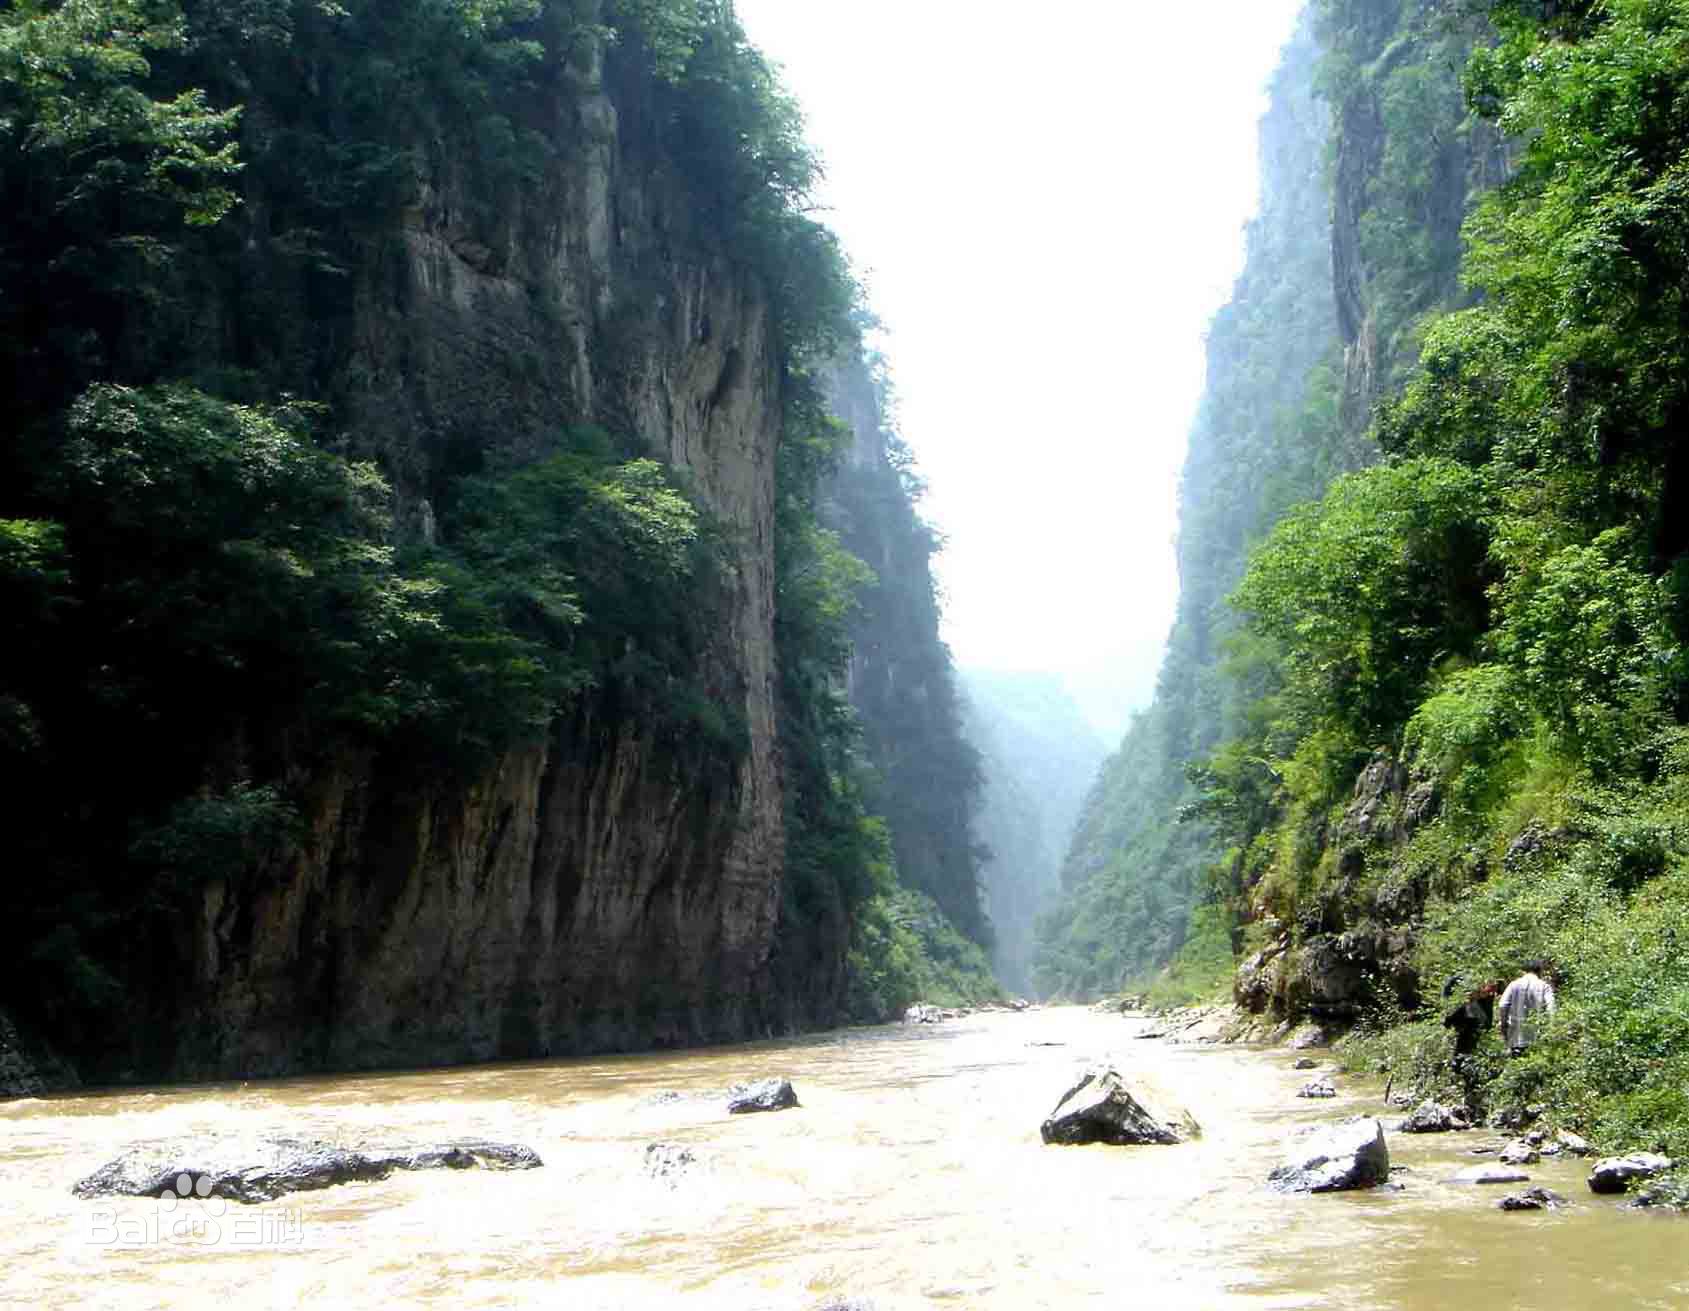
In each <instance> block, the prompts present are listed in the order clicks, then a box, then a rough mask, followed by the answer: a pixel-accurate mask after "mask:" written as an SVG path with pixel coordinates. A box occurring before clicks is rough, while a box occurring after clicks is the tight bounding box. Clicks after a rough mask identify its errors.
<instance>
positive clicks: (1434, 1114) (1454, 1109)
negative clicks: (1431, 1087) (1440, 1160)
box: [1396, 1101, 1472, 1133]
mask: <svg viewBox="0 0 1689 1311" xmlns="http://www.w3.org/2000/svg"><path fill="white" fill-rule="evenodd" d="M1471 1127H1472V1120H1471V1117H1470V1116H1468V1115H1467V1113H1466V1109H1465V1108H1464V1107H1460V1106H1444V1105H1442V1104H1441V1103H1440V1102H1432V1101H1424V1102H1421V1103H1420V1104H1419V1105H1418V1106H1416V1107H1415V1108H1414V1110H1413V1112H1412V1114H1410V1115H1409V1116H1408V1117H1407V1118H1406V1119H1405V1120H1403V1121H1402V1122H1401V1123H1400V1124H1398V1125H1397V1126H1396V1129H1397V1131H1398V1132H1400V1133H1448V1132H1450V1131H1451V1130H1455V1129H1470V1128H1471Z"/></svg>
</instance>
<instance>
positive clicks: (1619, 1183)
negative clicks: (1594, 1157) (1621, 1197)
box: [1589, 1152, 1674, 1193]
mask: <svg viewBox="0 0 1689 1311" xmlns="http://www.w3.org/2000/svg"><path fill="white" fill-rule="evenodd" d="M1673 1164H1674V1162H1673V1161H1672V1159H1671V1158H1670V1157H1669V1156H1661V1155H1659V1153H1657V1152H1632V1153H1631V1154H1630V1155H1629V1156H1609V1157H1607V1158H1606V1159H1605V1160H1601V1161H1597V1162H1596V1163H1595V1168H1594V1169H1593V1170H1592V1171H1590V1174H1589V1191H1590V1192H1592V1193H1622V1192H1624V1190H1625V1189H1627V1188H1629V1187H1630V1185H1631V1183H1632V1182H1633V1181H1634V1180H1637V1179H1652V1178H1653V1177H1654V1176H1655V1175H1657V1174H1663V1173H1664V1172H1665V1171H1667V1170H1669V1169H1671V1168H1672V1165H1673Z"/></svg>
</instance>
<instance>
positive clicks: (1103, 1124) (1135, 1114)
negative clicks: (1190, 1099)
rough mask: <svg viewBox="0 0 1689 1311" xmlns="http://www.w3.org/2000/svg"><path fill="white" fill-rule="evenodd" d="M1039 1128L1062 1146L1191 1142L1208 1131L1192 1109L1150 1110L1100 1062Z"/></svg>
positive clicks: (1068, 1093) (1086, 1072)
mask: <svg viewBox="0 0 1689 1311" xmlns="http://www.w3.org/2000/svg"><path fill="white" fill-rule="evenodd" d="M1039 1132H1040V1134H1041V1135H1042V1137H1043V1139H1044V1141H1045V1142H1046V1143H1057V1144H1060V1145H1062V1146H1077V1145H1081V1144H1085V1143H1109V1144H1111V1145H1113V1146H1116V1147H1132V1146H1141V1145H1147V1144H1160V1145H1163V1146H1171V1145H1173V1144H1175V1143H1182V1142H1188V1141H1189V1140H1190V1139H1192V1138H1195V1137H1198V1136H1200V1134H1201V1132H1202V1130H1201V1128H1200V1127H1199V1126H1198V1125H1197V1123H1196V1121H1195V1120H1194V1119H1192V1118H1191V1116H1190V1114H1189V1112H1187V1111H1178V1112H1176V1113H1169V1114H1165V1115H1158V1114H1156V1113H1155V1112H1153V1111H1151V1110H1149V1109H1147V1108H1146V1107H1145V1106H1144V1105H1143V1104H1142V1103H1141V1102H1140V1101H1139V1100H1138V1099H1137V1098H1136V1097H1134V1096H1133V1095H1132V1093H1131V1092H1130V1090H1128V1089H1127V1087H1126V1084H1125V1081H1124V1080H1123V1079H1121V1077H1120V1075H1119V1073H1118V1072H1117V1071H1116V1070H1114V1069H1113V1068H1112V1067H1111V1066H1107V1065H1099V1066H1094V1067H1092V1068H1091V1069H1089V1070H1087V1071H1085V1073H1084V1074H1082V1075H1081V1076H1080V1078H1079V1082H1078V1083H1076V1084H1074V1085H1073V1087H1071V1088H1069V1089H1068V1090H1067V1092H1066V1093H1064V1094H1063V1095H1062V1099H1061V1101H1059V1102H1058V1103H1057V1104H1056V1109H1055V1110H1054V1111H1052V1112H1051V1113H1050V1116H1049V1118H1048V1119H1046V1120H1045V1121H1044V1123H1043V1125H1042V1126H1041V1127H1040V1129H1039Z"/></svg>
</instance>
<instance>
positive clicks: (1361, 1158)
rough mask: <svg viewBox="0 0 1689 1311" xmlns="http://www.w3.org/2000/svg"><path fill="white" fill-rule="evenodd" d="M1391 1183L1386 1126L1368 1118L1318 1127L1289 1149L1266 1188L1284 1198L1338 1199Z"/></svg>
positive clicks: (1294, 1142)
mask: <svg viewBox="0 0 1689 1311" xmlns="http://www.w3.org/2000/svg"><path fill="white" fill-rule="evenodd" d="M1389 1178H1390V1149H1389V1147H1388V1146H1387V1145H1386V1143H1385V1141H1384V1126H1383V1125H1382V1124H1380V1123H1379V1122H1378V1121H1377V1120H1375V1119H1373V1118H1372V1117H1370V1116H1361V1117H1359V1118H1357V1119H1353V1120H1344V1121H1342V1122H1341V1123H1339V1124H1328V1125H1318V1126H1316V1127H1314V1128H1312V1129H1309V1130H1306V1131H1304V1132H1303V1133H1301V1134H1299V1135H1298V1136H1297V1137H1296V1138H1295V1139H1293V1140H1292V1141H1291V1142H1290V1143H1289V1144H1288V1146H1287V1149H1286V1153H1285V1158H1284V1163H1283V1164H1282V1165H1279V1166H1278V1167H1277V1168H1275V1169H1274V1170H1273V1172H1272V1173H1271V1174H1270V1175H1268V1176H1267V1182H1268V1183H1269V1184H1271V1185H1272V1187H1274V1188H1276V1189H1277V1190H1278V1191H1280V1192H1284V1193H1335V1192H1344V1191H1348V1190H1351V1189H1356V1188H1372V1187H1375V1186H1376V1185H1378V1184H1382V1183H1387V1182H1388V1181H1389Z"/></svg>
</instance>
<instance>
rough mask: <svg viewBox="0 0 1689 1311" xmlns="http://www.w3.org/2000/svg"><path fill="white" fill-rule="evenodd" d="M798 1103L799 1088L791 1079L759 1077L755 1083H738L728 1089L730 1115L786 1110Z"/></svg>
mask: <svg viewBox="0 0 1689 1311" xmlns="http://www.w3.org/2000/svg"><path fill="white" fill-rule="evenodd" d="M797 1104H798V1094H797V1090H796V1089H795V1088H793V1087H792V1082H791V1080H790V1079H758V1080H757V1081H756V1082H755V1083H736V1084H734V1085H733V1086H732V1087H731V1088H729V1089H728V1090H727V1112H728V1114H729V1115H749V1114H752V1113H753V1112H756V1111H785V1110H790V1109H791V1108H792V1107H794V1106H796V1105H797Z"/></svg>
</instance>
